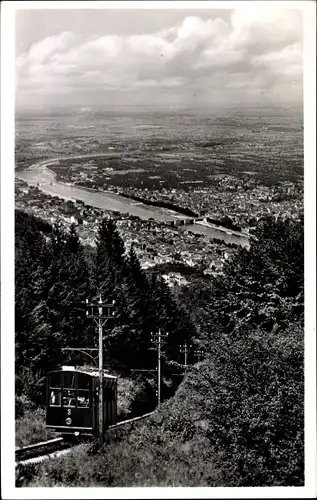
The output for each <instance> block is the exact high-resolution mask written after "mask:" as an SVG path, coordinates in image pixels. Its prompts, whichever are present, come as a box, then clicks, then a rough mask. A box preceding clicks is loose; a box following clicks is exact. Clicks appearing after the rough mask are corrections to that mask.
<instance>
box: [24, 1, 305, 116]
mask: <svg viewBox="0 0 317 500" xmlns="http://www.w3.org/2000/svg"><path fill="white" fill-rule="evenodd" d="M15 27H16V106H17V110H23V109H28V108H32V107H39V106H40V107H44V108H45V107H48V108H51V107H54V106H58V107H63V106H69V105H75V106H81V107H87V106H88V107H89V106H129V105H132V106H137V105H144V106H151V105H153V106H172V107H173V106H196V105H197V106H206V107H208V106H209V105H210V106H213V105H215V104H219V105H222V104H232V103H235V102H240V103H243V104H248V103H255V102H260V103H262V102H264V103H267V102H268V103H270V102H282V103H283V102H285V103H286V102H287V103H292V102H294V103H295V102H296V103H298V102H300V101H301V100H302V77H303V56H302V50H303V28H302V13H301V11H300V10H296V9H292V10H290V9H289V8H282V10H281V9H280V10H277V9H276V8H275V7H274V2H267V4H266V6H265V8H264V9H261V8H259V6H258V5H257V2H248V3H247V5H244V6H241V7H238V8H237V9H235V10H228V9H222V10H216V9H209V10H207V9H204V10H201V9H196V10H195V9H191V10H185V9H183V10H179V9H178V10H170V9H159V10H145V9H142V10H127V9H121V10H109V9H102V10H100V9H92V10H79V9H72V10H66V11H65V10H57V9H51V10H47V9H45V10H20V11H17V13H16V22H15Z"/></svg>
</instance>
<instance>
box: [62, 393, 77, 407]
mask: <svg viewBox="0 0 317 500" xmlns="http://www.w3.org/2000/svg"><path fill="white" fill-rule="evenodd" d="M63 406H67V407H72V408H75V407H76V391H70V390H65V389H64V391H63Z"/></svg>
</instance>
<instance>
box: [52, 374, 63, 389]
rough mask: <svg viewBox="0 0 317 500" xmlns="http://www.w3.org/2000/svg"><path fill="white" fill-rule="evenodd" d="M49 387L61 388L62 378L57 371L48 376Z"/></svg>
mask: <svg viewBox="0 0 317 500" xmlns="http://www.w3.org/2000/svg"><path fill="white" fill-rule="evenodd" d="M50 387H54V388H56V389H57V388H59V389H60V388H61V387H62V379H61V376H60V374H59V373H52V375H51V376H50Z"/></svg>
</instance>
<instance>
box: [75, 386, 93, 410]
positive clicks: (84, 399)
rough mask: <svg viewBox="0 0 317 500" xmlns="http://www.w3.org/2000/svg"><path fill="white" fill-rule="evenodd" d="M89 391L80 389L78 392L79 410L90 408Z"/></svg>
mask: <svg viewBox="0 0 317 500" xmlns="http://www.w3.org/2000/svg"><path fill="white" fill-rule="evenodd" d="M89 406H90V400H89V391H85V390H82V389H78V391H77V407H78V408H89Z"/></svg>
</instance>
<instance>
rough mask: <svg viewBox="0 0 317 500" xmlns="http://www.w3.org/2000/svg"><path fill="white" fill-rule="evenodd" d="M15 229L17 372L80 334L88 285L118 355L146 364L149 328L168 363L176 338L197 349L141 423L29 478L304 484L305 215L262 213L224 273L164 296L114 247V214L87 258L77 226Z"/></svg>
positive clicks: (54, 355)
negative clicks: (108, 309) (199, 356)
mask: <svg viewBox="0 0 317 500" xmlns="http://www.w3.org/2000/svg"><path fill="white" fill-rule="evenodd" d="M16 228H17V229H16V230H17V250H16V251H17V257H16V259H17V260H16V283H17V285H16V286H17V289H16V307H17V313H16V314H17V318H16V322H17V323H16V326H17V333H16V340H17V367H18V368H17V372H18V373H19V370H24V373H32V376H33V377H37V376H40V375H41V374H42V373H43V370H44V369H47V368H48V367H49V366H51V365H52V364H54V363H57V362H59V361H61V354H60V350H59V349H60V347H61V346H63V345H64V344H65V343H67V344H68V345H75V344H76V345H78V342H88V341H90V339H91V336H92V335H93V330H92V329H91V326H89V325H86V324H85V319H84V318H83V316H82V312H81V311H82V310H81V306H80V304H81V303H82V301H83V300H84V298H85V297H86V296H87V294H88V295H89V294H90V295H91V294H94V293H96V291H97V290H99V289H101V290H102V291H103V293H106V291H109V292H111V294H112V296H115V297H116V298H117V300H118V303H119V304H120V308H119V310H120V313H119V315H118V318H117V319H116V323H115V328H114V330H113V333H112V337H111V339H109V346H110V347H109V356H113V359H115V360H116V362H117V363H120V364H122V365H127V366H128V365H129V362H130V360H131V364H132V361H133V364H135V363H137V362H139V360H140V359H141V356H142V355H144V353H146V358H145V359H146V360H147V362H148V363H152V362H153V364H154V365H155V360H154V359H153V358H152V359H151V357H150V354H149V353H151V351H149V350H148V349H149V331H153V329H154V328H155V327H156V328H158V327H159V326H160V327H162V328H164V329H166V330H167V331H169V332H170V333H171V335H170V338H169V349H168V350H167V352H168V355H169V356H170V359H175V357H174V355H175V353H176V346H177V344H178V343H179V340H180V338H181V339H182V340H184V339H188V340H189V339H190V338H192V339H194V340H197V341H199V342H200V344H201V345H202V346H203V347H204V349H205V359H204V360H203V361H202V362H200V363H197V364H195V365H192V366H191V367H189V368H188V370H187V374H186V376H185V377H184V380H183V382H182V383H181V384H180V386H179V388H178V390H177V392H176V394H175V396H174V397H173V398H171V399H170V400H168V401H166V402H165V403H164V404H163V405H162V406H161V407H160V408H159V409H158V410H157V411H156V412H155V415H154V416H153V417H152V418H151V419H150V420H149V421H148V422H147V423H144V424H143V425H140V426H139V427H138V428H137V429H135V430H133V431H131V432H129V433H127V434H126V435H124V436H122V435H121V436H114V437H112V438H111V437H110V438H109V440H108V443H107V444H106V445H105V449H104V454H102V455H94V454H93V453H91V452H90V453H88V452H87V451H85V450H83V451H80V452H78V455H77V456H76V457H75V458H74V457H73V458H71V457H65V458H63V459H59V460H56V461H54V462H53V463H51V464H47V465H43V466H42V467H41V469H40V470H38V472H37V479H36V480H32V481H33V482H32V481H31V483H29V484H30V485H32V484H33V485H42V486H44V485H45V486H57V485H63V486H66V485H72V486H91V485H96V486H109V485H111V486H132V485H133V486H146V485H151V486H156V485H157V486H268V485H272V486H273V485H274V486H290V485H293V486H300V485H303V482H304V274H303V265H304V249H303V246H304V244H303V242H304V239H303V220H300V221H297V222H295V221H288V220H286V221H283V220H280V219H277V220H275V219H274V218H267V219H265V220H263V221H262V222H261V223H260V224H259V225H258V228H257V229H256V231H255V232H254V234H253V235H252V238H251V245H250V248H249V249H241V250H239V251H238V253H237V254H236V256H235V258H234V259H233V260H232V261H231V262H229V263H228V264H227V266H226V268H225V270H224V273H223V275H221V276H219V278H210V279H206V278H204V279H200V278H199V277H194V276H193V277H192V278H190V279H189V284H188V285H187V286H186V287H184V288H183V289H182V290H181V291H180V292H179V293H178V295H177V298H175V299H173V298H172V297H171V295H170V292H169V290H168V289H167V288H166V286H165V285H164V283H163V281H162V279H161V278H160V277H159V276H155V277H154V278H153V279H152V280H151V281H150V282H149V281H148V280H147V279H146V278H145V276H144V274H143V272H142V270H141V269H140V266H139V265H138V261H137V258H136V256H135V254H134V252H133V249H131V250H130V252H129V253H128V255H124V253H123V244H122V241H121V239H120V237H119V235H118V232H117V230H116V228H115V225H114V223H113V222H112V221H111V220H105V221H102V222H101V225H100V229H99V234H98V243H97V249H96V252H95V253H94V260H93V262H89V263H88V264H87V267H86V266H85V265H84V262H85V256H84V253H83V250H82V248H81V247H80V245H79V244H78V239H77V237H76V234H75V230H74V229H73V230H72V231H71V233H70V234H69V235H66V234H64V233H63V232H62V231H61V229H60V228H57V227H55V228H53V230H52V232H47V233H45V232H43V231H42V230H40V229H39V228H38V227H37V226H36V222H35V221H34V220H33V219H30V218H28V217H27V218H25V216H24V215H23V214H19V213H18V214H17V226H16ZM57 249H59V251H58V252H57ZM66 263H67V265H66ZM78 267H79V268H80V272H79V269H78ZM76 270H77V271H76ZM144 291H145V293H144ZM74 304H76V307H75V306H74ZM60 308H63V309H62V311H63V312H59V311H61V309H60ZM77 308H78V309H77ZM185 311H190V317H189V316H188V315H187V313H185ZM65 317H67V318H69V320H67V321H66V319H65ZM193 325H195V328H194V326H193ZM75 332H77V335H78V336H77V338H74V335H75ZM110 340H111V341H110ZM131 346H133V348H131ZM37 374H39V375H37ZM26 380H28V379H27V378H25V379H24V380H23V379H22V381H21V383H22V388H21V389H20V390H21V391H22V390H27V384H26V382H25V381H26ZM37 380H38V379H37ZM23 384H24V385H23ZM123 437H124V439H123ZM87 453H88V454H87ZM88 457H89V460H88ZM87 460H88V461H87ZM24 481H26V479H24ZM22 484H24V483H23V481H22Z"/></svg>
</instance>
